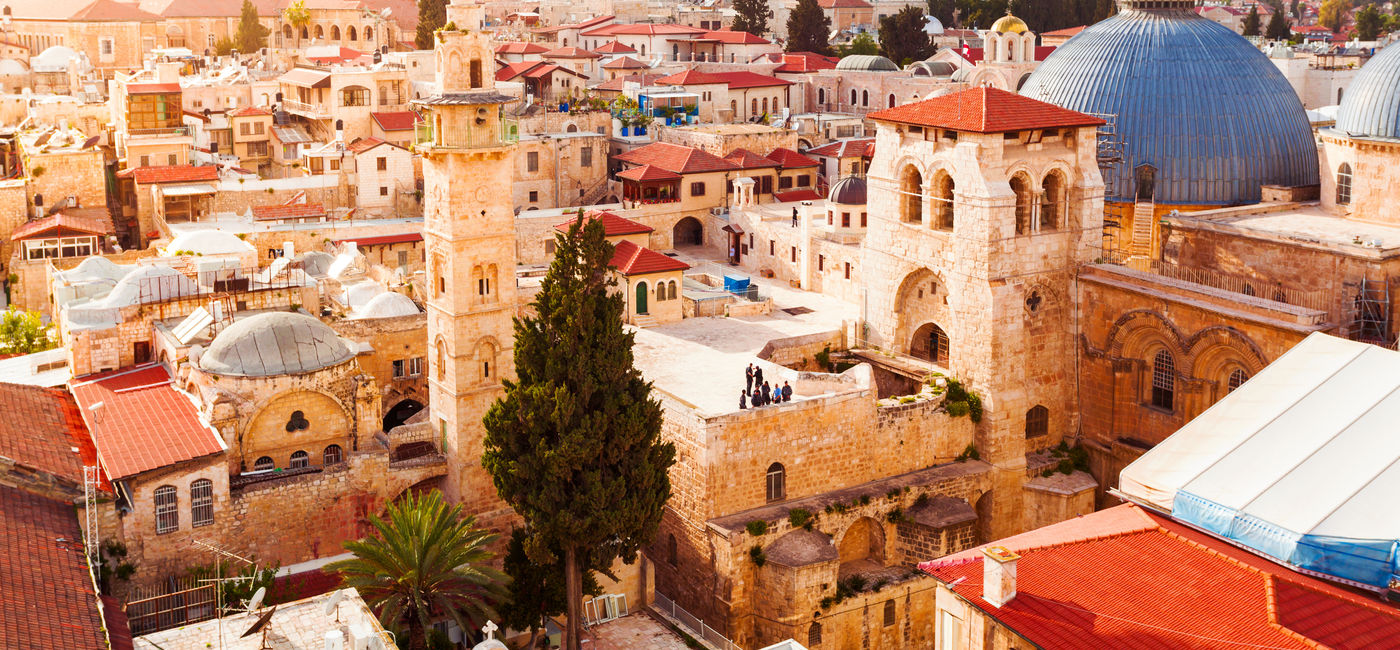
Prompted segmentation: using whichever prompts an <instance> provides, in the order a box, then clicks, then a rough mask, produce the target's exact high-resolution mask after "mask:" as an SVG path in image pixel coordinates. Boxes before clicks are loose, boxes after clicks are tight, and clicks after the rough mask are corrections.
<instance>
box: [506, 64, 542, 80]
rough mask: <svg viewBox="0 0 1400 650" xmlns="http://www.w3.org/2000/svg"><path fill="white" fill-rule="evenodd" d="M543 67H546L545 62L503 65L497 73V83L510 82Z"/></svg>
mask: <svg viewBox="0 0 1400 650" xmlns="http://www.w3.org/2000/svg"><path fill="white" fill-rule="evenodd" d="M542 65H545V62H544V61H521V62H519V63H511V64H508V65H503V66H501V69H500V70H497V71H496V81H510V80H511V79H514V78H516V77H519V76H520V75H522V74H525V73H526V72H529V71H530V70H532V69H534V68H536V67H539V66H542Z"/></svg>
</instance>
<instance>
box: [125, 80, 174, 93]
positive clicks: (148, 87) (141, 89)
mask: <svg viewBox="0 0 1400 650" xmlns="http://www.w3.org/2000/svg"><path fill="white" fill-rule="evenodd" d="M178 92H180V84H178V83H172V84H127V85H126V94H128V95H154V94H166V93H178Z"/></svg>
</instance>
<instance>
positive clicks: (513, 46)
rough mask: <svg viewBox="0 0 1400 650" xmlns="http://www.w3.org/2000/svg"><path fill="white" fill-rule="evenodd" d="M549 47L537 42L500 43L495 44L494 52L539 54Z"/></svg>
mask: <svg viewBox="0 0 1400 650" xmlns="http://www.w3.org/2000/svg"><path fill="white" fill-rule="evenodd" d="M548 50H549V48H547V47H545V46H543V45H540V44H539V43H521V42H515V43H501V44H500V45H498V46H496V54H539V53H540V52H546V51H548Z"/></svg>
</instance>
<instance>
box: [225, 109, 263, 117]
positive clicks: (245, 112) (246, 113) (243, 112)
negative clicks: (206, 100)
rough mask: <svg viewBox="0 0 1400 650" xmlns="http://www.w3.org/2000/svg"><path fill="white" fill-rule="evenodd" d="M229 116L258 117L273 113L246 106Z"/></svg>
mask: <svg viewBox="0 0 1400 650" xmlns="http://www.w3.org/2000/svg"><path fill="white" fill-rule="evenodd" d="M229 115H230V116H231V117H257V116H260V115H272V111H269V110H267V109H265V108H258V107H257V106H244V107H243V108H240V109H238V110H236V111H234V112H232V113H229Z"/></svg>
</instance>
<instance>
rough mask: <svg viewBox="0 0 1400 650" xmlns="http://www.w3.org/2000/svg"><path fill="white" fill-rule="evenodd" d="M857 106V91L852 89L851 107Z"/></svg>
mask: <svg viewBox="0 0 1400 650" xmlns="http://www.w3.org/2000/svg"><path fill="white" fill-rule="evenodd" d="M855 105H856V89H855V88H852V89H851V106H855Z"/></svg>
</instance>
